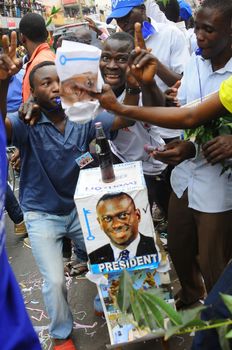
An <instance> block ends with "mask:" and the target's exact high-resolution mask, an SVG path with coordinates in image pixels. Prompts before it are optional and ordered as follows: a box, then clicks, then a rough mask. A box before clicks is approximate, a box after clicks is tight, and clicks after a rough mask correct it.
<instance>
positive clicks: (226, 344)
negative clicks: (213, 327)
mask: <svg viewBox="0 0 232 350" xmlns="http://www.w3.org/2000/svg"><path fill="white" fill-rule="evenodd" d="M227 331H228V326H227V325H226V326H222V327H220V328H217V332H218V340H219V343H220V346H221V348H222V349H223V350H230V341H229V340H228V339H227V338H226V333H227Z"/></svg>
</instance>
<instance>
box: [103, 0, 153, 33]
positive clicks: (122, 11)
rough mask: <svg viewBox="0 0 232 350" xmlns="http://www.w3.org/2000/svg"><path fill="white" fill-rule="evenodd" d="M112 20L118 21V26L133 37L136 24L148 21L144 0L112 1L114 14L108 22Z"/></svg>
mask: <svg viewBox="0 0 232 350" xmlns="http://www.w3.org/2000/svg"><path fill="white" fill-rule="evenodd" d="M112 19H115V20H116V21H117V24H118V26H119V27H120V28H121V29H122V30H123V31H124V32H127V33H130V34H132V35H133V33H134V24H135V23H136V22H139V23H141V24H142V23H143V22H144V21H146V20H147V15H146V8H145V5H144V0H115V1H112V12H111V14H110V15H109V17H108V18H107V20H106V22H107V23H108V24H109V23H110V22H111V21H112Z"/></svg>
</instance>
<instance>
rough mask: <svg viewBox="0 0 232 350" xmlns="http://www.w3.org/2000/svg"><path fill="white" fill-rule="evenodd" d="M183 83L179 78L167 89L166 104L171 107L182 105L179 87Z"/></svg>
mask: <svg viewBox="0 0 232 350" xmlns="http://www.w3.org/2000/svg"><path fill="white" fill-rule="evenodd" d="M180 85H181V80H177V82H176V83H175V84H174V85H173V86H171V87H170V88H169V89H167V90H166V91H165V92H164V93H165V96H166V106H169V107H173V106H174V107H180V102H179V100H178V98H177V94H178V89H179V87H180Z"/></svg>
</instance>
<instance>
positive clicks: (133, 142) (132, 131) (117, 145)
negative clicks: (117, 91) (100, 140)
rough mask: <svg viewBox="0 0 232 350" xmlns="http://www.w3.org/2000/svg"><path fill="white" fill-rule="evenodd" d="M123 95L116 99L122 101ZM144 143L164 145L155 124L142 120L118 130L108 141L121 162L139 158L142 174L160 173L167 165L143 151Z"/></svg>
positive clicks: (157, 145) (156, 145) (155, 145)
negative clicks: (113, 137) (114, 136)
mask: <svg viewBox="0 0 232 350" xmlns="http://www.w3.org/2000/svg"><path fill="white" fill-rule="evenodd" d="M124 97H125V91H124V92H123V93H122V94H121V95H120V96H119V97H118V101H119V102H121V103H122V102H123V100H124ZM140 105H142V102H141V101H140ZM145 144H149V145H152V146H154V147H155V148H156V147H160V146H162V145H164V140H163V139H162V138H161V137H160V134H159V131H158V128H157V127H156V126H153V125H150V124H148V123H143V122H135V124H134V125H133V126H129V127H126V128H123V129H120V130H118V132H117V136H116V138H115V139H114V140H112V141H110V146H111V150H112V152H113V153H114V154H115V155H116V156H117V157H118V158H119V159H120V160H121V161H122V162H123V163H125V162H133V161H136V160H140V161H142V166H143V172H144V174H146V175H160V174H161V173H162V171H163V170H164V169H165V168H166V167H167V165H166V164H164V163H162V162H160V161H158V160H156V159H154V158H153V157H150V156H149V155H148V153H147V152H145V151H144V145H145Z"/></svg>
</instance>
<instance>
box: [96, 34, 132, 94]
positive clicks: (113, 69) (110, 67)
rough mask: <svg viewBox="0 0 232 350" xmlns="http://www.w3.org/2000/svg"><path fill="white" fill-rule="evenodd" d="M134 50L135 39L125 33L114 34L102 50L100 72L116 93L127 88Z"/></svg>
mask: <svg viewBox="0 0 232 350" xmlns="http://www.w3.org/2000/svg"><path fill="white" fill-rule="evenodd" d="M133 48H134V39H133V37H132V36H131V35H130V34H128V33H124V32H119V33H115V34H112V35H111V36H110V37H109V38H108V39H107V40H106V41H105V42H104V45H103V48H102V54H101V59H100V70H101V74H102V78H103V80H104V82H105V83H106V84H109V85H110V86H111V88H112V89H113V90H114V91H115V92H116V90H117V89H119V88H121V87H122V88H124V87H125V81H126V70H127V67H128V59H129V54H130V52H131V51H132V50H133Z"/></svg>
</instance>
